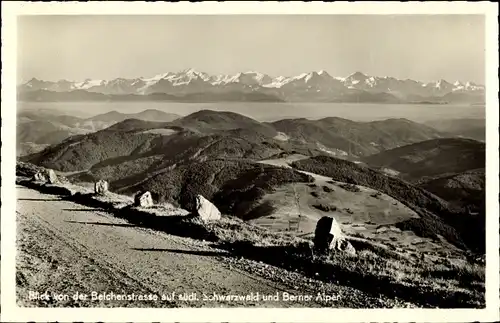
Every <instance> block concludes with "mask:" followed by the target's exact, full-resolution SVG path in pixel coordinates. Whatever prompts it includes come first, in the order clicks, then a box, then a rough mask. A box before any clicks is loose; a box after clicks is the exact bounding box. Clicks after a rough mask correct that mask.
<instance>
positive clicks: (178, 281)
mask: <svg viewBox="0 0 500 323" xmlns="http://www.w3.org/2000/svg"><path fill="white" fill-rule="evenodd" d="M82 5H83V3H82ZM117 5H118V4H117ZM219 5H223V4H222V3H220V4H219ZM283 9H284V10H285V8H284V7H283ZM16 25H17V30H16V33H15V36H13V37H14V38H15V39H16V43H17V45H16V51H15V58H16V60H15V62H16V63H15V65H14V66H13V67H12V69H13V70H14V71H15V78H13V79H12V80H11V82H12V84H11V88H14V91H15V94H13V96H15V107H10V110H11V113H14V111H15V117H14V118H15V127H14V124H13V123H12V124H6V123H5V121H4V122H3V123H2V128H4V127H9V126H10V127H11V128H12V133H11V136H9V137H5V136H2V137H3V140H2V146H3V145H4V144H5V142H6V141H11V142H12V145H13V146H14V140H13V139H14V138H15V186H14V184H12V187H13V189H15V192H10V193H11V194H12V196H15V199H14V201H13V202H12V204H15V214H14V213H13V212H12V214H10V213H5V212H4V217H6V216H9V217H10V218H11V222H12V223H15V230H14V229H13V228H14V226H13V227H10V228H9V230H10V231H15V232H12V236H13V237H14V236H15V242H13V243H15V250H13V251H12V252H14V253H15V265H14V263H12V264H11V265H12V270H13V271H14V272H15V294H14V292H13V295H12V298H13V299H12V300H11V302H12V303H15V306H16V307H18V308H21V310H22V309H23V308H25V309H30V308H108V309H109V308H143V309H146V308H161V309H172V308H181V309H182V308H268V309H272V308H318V309H319V308H331V309H477V310H481V309H483V310H484V309H485V308H486V288H487V284H486V263H487V262H486V253H487V252H486V251H487V249H488V248H487V235H488V233H487V231H488V230H487V227H488V226H487V225H486V223H487V222H488V221H489V220H487V218H488V217H493V221H496V222H497V224H496V225H498V199H497V198H496V197H498V188H496V193H495V192H493V191H492V193H493V194H490V192H488V191H487V190H486V187H487V186H488V185H487V182H488V181H487V177H486V174H487V173H488V171H487V168H486V165H487V162H486V159H487V149H486V147H487V146H488V150H491V151H492V152H493V153H494V154H495V151H496V157H495V158H496V160H497V161H498V133H496V134H493V136H496V137H495V138H493V137H491V138H493V139H495V140H497V141H496V142H492V144H494V145H495V146H491V145H490V144H489V142H487V137H488V135H487V119H488V118H490V114H489V113H490V110H495V109H497V110H498V103H497V105H496V106H494V103H495V102H493V105H492V106H489V105H490V102H489V101H488V100H487V93H488V90H489V89H490V86H495V84H498V83H494V84H493V83H492V84H489V83H488V82H487V71H488V68H487V57H488V56H487V55H486V51H487V46H488V44H487V28H486V15H485V14H467V13H462V14H420V13H415V14H377V12H376V11H373V13H372V14H356V12H355V11H352V13H350V14H335V12H333V11H332V12H331V13H324V14H307V13H304V14H275V13H273V14H245V15H231V14H216V13H211V14H189V13H184V14H168V13H164V12H162V13H161V14H153V13H152V14H133V13H127V14H118V12H117V13H116V14H103V13H99V12H95V13H94V14H90V13H88V12H85V13H82V14H78V13H77V12H76V14H75V12H73V13H72V14H57V13H50V12H49V13H47V12H45V14H43V15H42V14H40V15H36V14H31V15H18V16H17V17H16ZM497 46H498V44H497ZM497 54H498V53H497ZM2 56H3V55H2ZM496 63H498V62H496ZM2 65H4V64H2ZM491 69H492V71H493V72H494V71H496V69H497V67H496V66H495V65H494V66H492V68H491ZM14 80H15V82H14ZM3 82H4V81H3V80H2V83H3ZM496 86H497V85H496ZM2 87H3V86H2ZM496 91H497V89H495V91H494V93H493V96H494V97H495V96H496ZM494 99H495V98H494ZM487 103H488V104H487ZM4 108H5V107H4V104H2V114H3V113H4ZM487 116H488V117H487ZM491 116H493V114H491ZM496 116H497V117H498V111H496ZM494 122H495V123H496V126H497V127H498V120H496V121H494ZM488 127H489V126H488ZM497 127H496V129H495V125H493V128H492V129H489V130H488V131H493V132H497V130H498V128H497ZM3 131H4V130H2V132H3ZM2 135H3V133H2ZM488 138H490V137H488ZM2 150H3V148H2ZM12 153H13V152H12ZM13 159H14V157H13ZM3 163H4V162H2V164H3ZM488 167H490V164H488ZM492 167H493V165H492ZM494 167H498V162H497V165H496V166H494ZM496 169H497V170H498V168H496ZM3 172H4V165H2V174H3ZM12 172H14V170H12ZM488 174H489V175H488V176H490V175H491V174H493V177H495V175H496V179H498V172H497V174H495V173H488ZM2 177H3V175H2ZM493 180H495V179H493ZM494 184H495V183H494ZM496 185H498V182H496ZM489 187H490V186H488V189H489ZM497 187H498V186H497ZM3 194H4V193H2V200H4V199H3ZM487 195H488V200H489V201H488V202H489V203H493V206H494V207H496V210H495V209H492V210H490V209H489V208H488V207H487V204H486V200H487V198H486V197H487ZM490 198H491V200H490ZM495 200H496V201H495ZM495 204H496V206H495ZM488 223H490V222H488ZM2 227H3V228H4V229H6V228H5V224H3V225H2ZM496 228H497V229H496V231H498V226H497V227H496ZM2 233H4V231H3V229H2ZM493 235H496V237H492V238H491V239H498V232H493ZM5 239H6V238H5V235H4V241H3V242H5ZM496 241H498V240H496ZM494 249H495V248H494ZM2 252H4V249H3V248H2ZM493 252H494V253H495V252H496V253H495V254H493V255H490V256H491V257H496V258H498V245H496V249H495V250H493ZM4 257H5V255H4ZM4 259H5V258H4ZM12 259H14V257H12ZM492 261H493V260H492ZM491 264H493V262H492V263H491ZM496 264H497V265H498V260H496ZM2 265H3V266H2V267H5V266H9V264H8V263H7V262H5V263H3V264H2ZM14 267H15V268H14ZM496 275H497V276H498V268H496ZM497 279H498V277H497ZM3 283H4V282H3V279H2V284H3ZM497 283H498V280H497ZM4 286H5V285H4ZM493 289H495V293H496V294H495V295H496V298H497V300H496V301H497V302H498V285H497V286H496V287H495V286H493ZM2 294H4V291H2ZM2 306H3V307H4V305H2ZM497 310H498V304H497ZM165 313H168V312H165ZM75 319H76V320H78V318H77V317H75ZM123 319H125V320H126V319H127V318H123ZM145 319H146V318H145ZM240 319H242V318H240ZM245 319H250V318H245Z"/></svg>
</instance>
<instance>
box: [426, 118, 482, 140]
mask: <svg viewBox="0 0 500 323" xmlns="http://www.w3.org/2000/svg"><path fill="white" fill-rule="evenodd" d="M425 124H426V125H428V126H429V127H432V128H434V129H436V130H438V131H441V132H445V133H449V134H451V135H453V136H455V137H464V138H470V139H475V140H479V141H484V140H485V139H486V120H485V119H471V118H463V119H441V120H431V121H427V122H425Z"/></svg>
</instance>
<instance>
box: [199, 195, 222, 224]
mask: <svg viewBox="0 0 500 323" xmlns="http://www.w3.org/2000/svg"><path fill="white" fill-rule="evenodd" d="M195 213H196V215H197V216H199V217H200V218H201V219H202V220H204V221H214V220H220V218H221V213H220V211H219V209H217V207H216V206H215V205H213V204H212V203H211V202H210V201H209V200H207V199H206V198H204V197H203V196H201V195H197V196H196V206H195Z"/></svg>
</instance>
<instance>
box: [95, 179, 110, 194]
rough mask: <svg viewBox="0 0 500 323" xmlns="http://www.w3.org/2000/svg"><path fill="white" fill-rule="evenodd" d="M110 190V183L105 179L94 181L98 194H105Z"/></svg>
mask: <svg viewBox="0 0 500 323" xmlns="http://www.w3.org/2000/svg"><path fill="white" fill-rule="evenodd" d="M108 190H109V184H108V182H106V181H105V180H100V181H98V182H96V183H94V191H95V193H96V194H99V195H105V194H106V193H107V192H108Z"/></svg>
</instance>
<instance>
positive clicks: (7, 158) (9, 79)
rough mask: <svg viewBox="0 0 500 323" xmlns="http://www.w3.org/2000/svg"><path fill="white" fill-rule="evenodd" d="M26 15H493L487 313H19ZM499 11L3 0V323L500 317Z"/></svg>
mask: <svg viewBox="0 0 500 323" xmlns="http://www.w3.org/2000/svg"><path fill="white" fill-rule="evenodd" d="M20 14H36V15H39V14H101V15H105V14H130V15H138V14H144V15H147V14H156V15H161V14H484V15H486V31H487V32H486V47H487V49H486V91H487V94H486V103H487V104H486V106H487V109H486V110H487V111H486V123H487V134H486V148H487V158H486V165H487V169H486V193H487V199H486V202H487V209H488V216H487V219H486V228H487V246H486V247H487V256H486V258H487V260H486V263H487V265H486V271H487V272H486V286H487V289H486V300H487V302H486V306H487V307H486V309H484V310H444V309H425V310H419V309H398V310H387V309H370V310H353V309H251V308H245V309H208V308H206V309H128V308H126V309H123V308H113V309H103V308H96V309H93V308H65V309H31V308H18V307H17V306H16V302H15V232H16V230H15V207H16V200H15V185H14V183H15V176H14V175H15V174H14V169H15V145H14V142H15V140H13V138H15V122H16V120H15V110H16V103H15V85H16V84H17V81H16V36H17V33H16V17H17V16H18V15H20ZM497 16H498V7H497V6H496V4H495V3H492V2H477V3H473V2H415V3H403V2H350V3H348V2H337V3H323V2H310V3H300V2H290V3H277V2H267V3H266V2H227V3H218V2H204V3H146V2H135V3H133V2H92V3H89V2H87V3H81V2H79V3H75V2H66V3H63V2H53V3H41V2H40V3H30V2H2V25H3V26H2V95H1V97H2V130H1V131H2V138H3V141H2V155H1V156H2V184H3V185H2V192H1V197H2V199H1V200H2V211H3V213H4V216H3V218H1V221H2V222H1V223H2V226H1V228H2V229H1V230H2V231H1V233H2V236H3V240H2V245H1V254H2V256H3V266H2V267H1V277H2V280H1V282H2V287H3V289H2V293H1V305H2V306H1V310H2V311H1V314H0V315H1V318H0V321H2V322H21V321H24V322H27V321H39V322H40V321H45V322H48V321H59V322H61V321H63V322H64V321H85V322H97V321H103V322H108V321H111V322H120V321H126V322H151V321H171V322H175V321H177V322H179V321H183V322H184V321H187V322H221V321H226V322H227V321H231V322H249V321H252V322H363V321H370V322H376V321H383V322H395V321H412V322H472V321H483V322H487V321H490V322H491V321H498V320H499V319H500V318H499V286H500V282H499V248H498V247H499V219H498V217H497V216H498V214H499V207H498V206H499V205H498V196H499V195H498V193H499V189H498V187H499V181H498V175H499V168H498V165H499V159H498V147H499V141H498V97H497V92H498V77H497V71H498V42H497V40H498V23H497Z"/></svg>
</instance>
